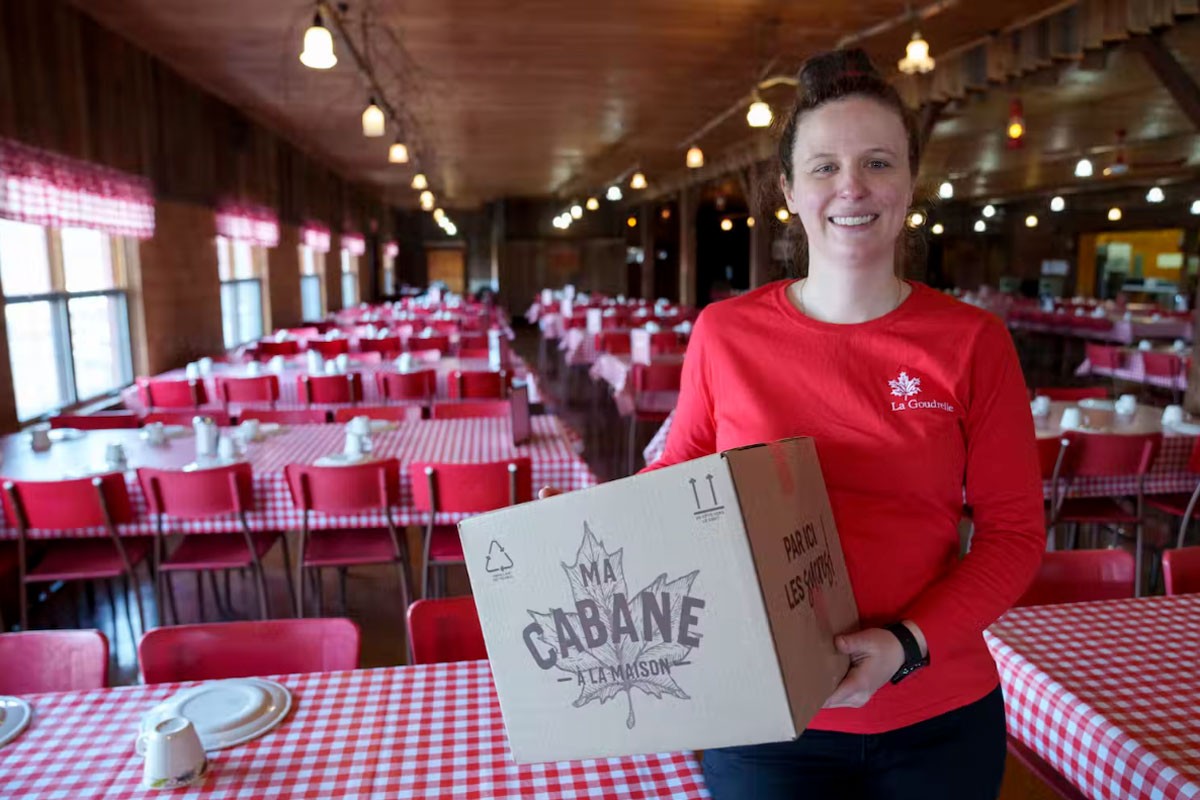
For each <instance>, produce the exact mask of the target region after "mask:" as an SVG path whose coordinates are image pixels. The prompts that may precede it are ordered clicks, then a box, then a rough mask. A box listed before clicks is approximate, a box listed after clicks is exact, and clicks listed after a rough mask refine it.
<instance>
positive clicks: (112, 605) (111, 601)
mask: <svg viewBox="0 0 1200 800" xmlns="http://www.w3.org/2000/svg"><path fill="white" fill-rule="evenodd" d="M104 591H105V592H106V593H107V594H108V607H109V610H110V615H109V616H110V617H111V619H112V635H113V636H112V638H113V650H116V649H117V628H118V627H119V626H118V625H117V595H116V594H115V593H114V592H113V587H112V581H111V580H106V581H105V582H104ZM134 646H135V647H136V646H137V642H134Z"/></svg>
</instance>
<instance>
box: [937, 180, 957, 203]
mask: <svg viewBox="0 0 1200 800" xmlns="http://www.w3.org/2000/svg"><path fill="white" fill-rule="evenodd" d="M938 197H940V198H942V199H943V200H949V199H950V198H952V197H954V184H952V183H950V181H942V185H941V186H939V187H938Z"/></svg>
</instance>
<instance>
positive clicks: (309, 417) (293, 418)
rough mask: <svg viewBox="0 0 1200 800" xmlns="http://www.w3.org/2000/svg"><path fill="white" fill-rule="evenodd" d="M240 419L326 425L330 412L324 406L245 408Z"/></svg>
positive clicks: (287, 423) (239, 415)
mask: <svg viewBox="0 0 1200 800" xmlns="http://www.w3.org/2000/svg"><path fill="white" fill-rule="evenodd" d="M238 419H239V420H248V419H256V420H258V421H259V422H278V423H280V424H283V425H324V424H325V423H326V422H329V412H328V411H327V410H326V409H324V408H289V409H285V410H280V409H277V408H243V409H242V410H241V411H240V412H238Z"/></svg>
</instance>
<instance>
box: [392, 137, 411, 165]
mask: <svg viewBox="0 0 1200 800" xmlns="http://www.w3.org/2000/svg"><path fill="white" fill-rule="evenodd" d="M388 161H389V162H391V163H392V164H407V163H408V146H407V145H406V144H404V143H403V142H395V143H394V144H393V145H392V146H391V147H389V148H388Z"/></svg>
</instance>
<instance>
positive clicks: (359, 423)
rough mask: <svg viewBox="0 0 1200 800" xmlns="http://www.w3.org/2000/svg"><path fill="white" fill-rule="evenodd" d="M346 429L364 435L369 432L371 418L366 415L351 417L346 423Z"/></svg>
mask: <svg viewBox="0 0 1200 800" xmlns="http://www.w3.org/2000/svg"><path fill="white" fill-rule="evenodd" d="M346 430H348V431H350V432H351V433H357V434H358V435H359V436H366V435H367V434H369V433H370V432H371V418H370V417H368V416H366V415H360V416H357V417H353V418H351V420H350V421H349V422H347V423H346Z"/></svg>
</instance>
